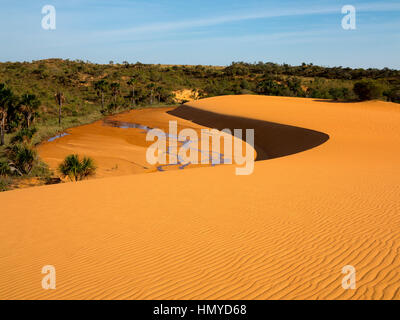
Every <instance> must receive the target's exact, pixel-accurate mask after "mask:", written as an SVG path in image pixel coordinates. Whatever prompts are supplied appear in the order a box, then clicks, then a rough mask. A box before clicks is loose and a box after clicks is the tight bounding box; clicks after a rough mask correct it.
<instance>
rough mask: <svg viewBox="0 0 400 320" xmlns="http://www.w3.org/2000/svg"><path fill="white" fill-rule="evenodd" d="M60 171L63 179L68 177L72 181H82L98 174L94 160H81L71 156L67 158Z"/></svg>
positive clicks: (59, 168)
mask: <svg viewBox="0 0 400 320" xmlns="http://www.w3.org/2000/svg"><path fill="white" fill-rule="evenodd" d="M58 171H59V172H60V173H61V176H62V177H63V178H65V177H68V178H69V179H70V180H71V181H80V180H83V179H85V178H88V177H90V176H93V175H94V174H95V173H96V165H95V163H94V161H93V159H91V158H88V157H84V158H83V159H82V161H81V160H79V156H78V155H76V154H71V155H69V156H67V157H66V158H65V160H64V162H62V163H61V164H60V166H59V167H58Z"/></svg>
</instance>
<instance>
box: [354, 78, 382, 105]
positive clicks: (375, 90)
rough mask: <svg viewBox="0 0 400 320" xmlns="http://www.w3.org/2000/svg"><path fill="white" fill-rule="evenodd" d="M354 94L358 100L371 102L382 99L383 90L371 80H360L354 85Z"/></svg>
mask: <svg viewBox="0 0 400 320" xmlns="http://www.w3.org/2000/svg"><path fill="white" fill-rule="evenodd" d="M353 90H354V93H355V94H356V95H357V96H358V98H359V99H360V100H363V101H365V100H373V99H378V98H381V97H382V93H383V88H382V87H381V86H380V85H379V84H378V83H376V82H375V81H372V80H362V81H359V82H356V83H355V84H354V89H353Z"/></svg>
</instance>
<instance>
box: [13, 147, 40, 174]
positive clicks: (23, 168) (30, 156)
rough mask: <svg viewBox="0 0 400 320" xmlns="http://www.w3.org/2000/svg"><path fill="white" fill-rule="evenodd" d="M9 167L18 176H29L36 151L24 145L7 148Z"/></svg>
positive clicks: (35, 157) (35, 158)
mask: <svg viewBox="0 0 400 320" xmlns="http://www.w3.org/2000/svg"><path fill="white" fill-rule="evenodd" d="M7 156H8V159H9V160H10V167H11V168H12V170H13V169H14V171H16V172H17V173H18V174H20V175H24V174H29V173H30V172H31V170H32V168H33V166H34V164H35V162H36V160H37V152H36V150H34V149H32V148H30V147H29V146H27V145H25V144H14V145H12V146H10V147H8V148H7Z"/></svg>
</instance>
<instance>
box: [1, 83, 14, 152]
mask: <svg viewBox="0 0 400 320" xmlns="http://www.w3.org/2000/svg"><path fill="white" fill-rule="evenodd" d="M12 103H13V93H12V91H11V90H10V89H8V88H6V86H5V85H4V84H2V83H1V84H0V146H3V145H4V135H5V132H6V121H7V114H8V109H9V107H10V105H11V104H12Z"/></svg>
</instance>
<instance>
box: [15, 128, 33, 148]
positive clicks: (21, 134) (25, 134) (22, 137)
mask: <svg viewBox="0 0 400 320" xmlns="http://www.w3.org/2000/svg"><path fill="white" fill-rule="evenodd" d="M36 132H37V129H36V128H22V129H21V130H19V131H18V132H17V133H16V134H15V136H14V137H13V138H12V139H11V143H12V144H16V143H25V144H30V143H31V142H32V138H33V136H34V135H35V134H36Z"/></svg>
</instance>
